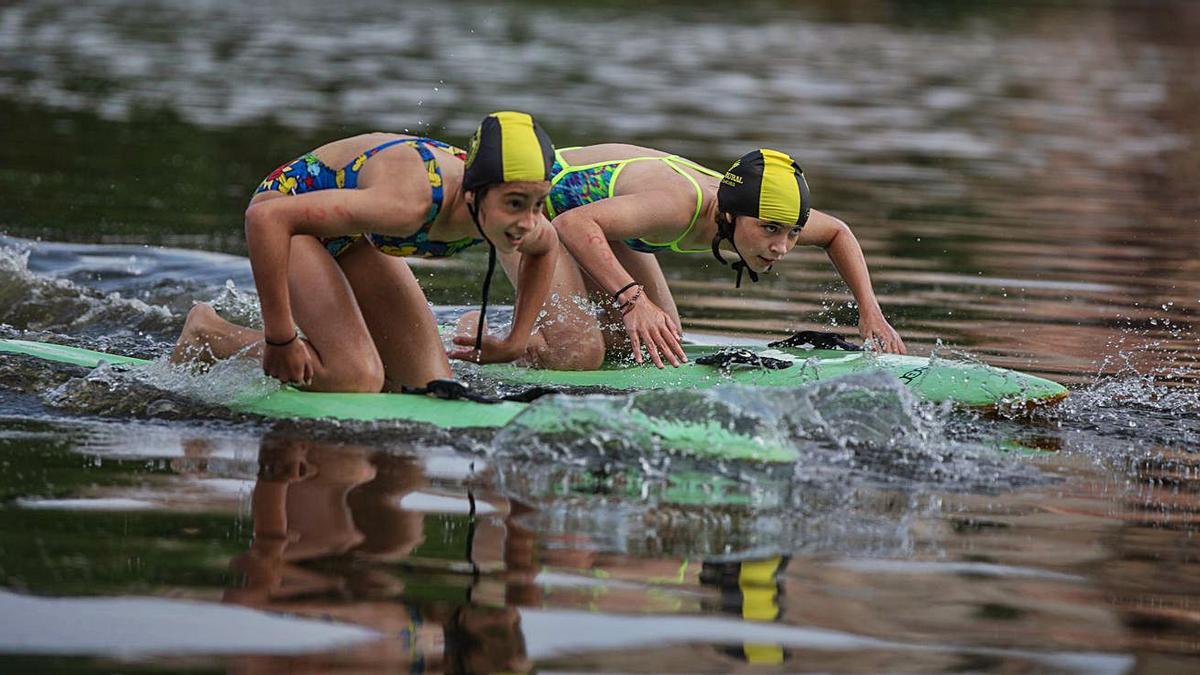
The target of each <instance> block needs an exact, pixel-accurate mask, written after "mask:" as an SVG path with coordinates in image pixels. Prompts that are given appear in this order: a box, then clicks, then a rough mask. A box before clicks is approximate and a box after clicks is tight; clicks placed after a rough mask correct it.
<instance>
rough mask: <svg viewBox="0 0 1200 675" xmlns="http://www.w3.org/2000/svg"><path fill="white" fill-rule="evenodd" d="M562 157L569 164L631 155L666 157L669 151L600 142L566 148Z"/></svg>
mask: <svg viewBox="0 0 1200 675" xmlns="http://www.w3.org/2000/svg"><path fill="white" fill-rule="evenodd" d="M562 154H563V157H564V158H565V159H566V160H567V161H568V162H569V163H571V164H595V163H597V162H617V161H620V160H623V159H631V158H633V157H667V156H669V155H670V154H671V153H669V152H663V151H662V150H655V149H654V148H646V147H642V146H640V145H630V144H628V143H600V144H597V145H584V146H581V147H578V148H572V149H570V150H566V151H564V152H563V153H562Z"/></svg>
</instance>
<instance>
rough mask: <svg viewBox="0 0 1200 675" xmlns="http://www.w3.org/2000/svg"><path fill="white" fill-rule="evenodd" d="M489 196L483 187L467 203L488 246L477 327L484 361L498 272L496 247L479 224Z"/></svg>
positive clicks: (480, 356) (478, 345)
mask: <svg viewBox="0 0 1200 675" xmlns="http://www.w3.org/2000/svg"><path fill="white" fill-rule="evenodd" d="M486 194H487V187H486V186H485V187H481V188H478V189H476V190H475V200H474V203H470V202H468V203H467V213H470V214H471V220H472V221H473V222H474V223H475V229H477V230H479V236H481V237H483V240H484V241H486V242H487V244H488V266H487V273H486V274H484V275H483V299H482V300H480V302H479V323H478V325H477V326H476V327H475V349H476V350H478V351H479V358H480V360H481V361H482V360H483V320H484V317H486V316H487V306H488V294H489V293H490V292H491V290H492V274H494V273H495V272H496V245H495V244H493V243H492V240H491V239H488V236H487V235H486V234H484V233H483V226H482V225H480V224H479V204H480V202H482V201H483V197H484V195H486Z"/></svg>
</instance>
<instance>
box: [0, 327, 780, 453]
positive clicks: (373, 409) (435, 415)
mask: <svg viewBox="0 0 1200 675" xmlns="http://www.w3.org/2000/svg"><path fill="white" fill-rule="evenodd" d="M0 353H9V354H20V355H23V356H31V357H35V358H38V359H42V360H45V361H53V362H56V363H67V364H72V365H77V366H83V367H87V368H95V367H97V366H99V365H100V364H101V363H109V364H114V365H124V366H131V367H135V368H136V367H140V366H145V365H147V364H149V363H150V362H149V361H146V360H144V359H138V358H133V357H128V356H120V355H117V354H107V353H105V352H98V351H92V350H89V349H82V348H78V347H68V346H64V345H56V344H50V343H45V342H29V341H25V340H7V339H0ZM543 401H545V403H543V402H541V401H539V402H535V403H533V404H528V403H515V402H507V401H506V402H500V403H493V404H484V403H475V402H471V401H462V400H454V401H447V400H442V399H437V398H431V397H427V396H416V395H412V394H336V393H323V392H306V391H300V390H297V389H293V388H290V387H286V388H282V389H278V390H274V391H271V392H268V393H266V394H263V393H247V394H244V395H242V396H241V397H234V398H233V399H232V400H230V401H228V402H226V403H225V405H226V406H227V407H228V408H230V409H231V410H234V411H236V412H242V413H250V414H254V415H261V416H264V417H272V418H282V419H296V418H307V419H325V418H329V419H338V420H361V421H382V420H400V421H406V422H416V423H422V424H428V425H433V426H436V427H440V428H443V429H470V428H483V429H486V428H499V427H503V426H505V425H507V424H509V423H510V422H512V421H514V420H515V419H516V418H517V417H518V416H520V417H521V419H520V420H518V424H519V425H521V426H523V427H525V428H528V429H533V430H535V431H538V432H544V433H546V434H555V433H579V432H580V431H581V430H582V431H583V432H585V433H587V432H592V433H597V434H599V433H604V432H606V431H619V433H620V435H621V436H622V437H623V438H625V439H628V440H630V441H632V442H633V443H636V444H637V445H638V447H642V448H645V449H647V450H649V449H652V448H655V447H660V448H669V449H675V450H682V451H684V452H686V453H687V454H690V455H693V456H699V457H711V458H718V459H740V460H752V461H762V462H791V461H794V460H795V459H796V457H797V454H796V451H795V450H794V449H793V448H790V447H787V446H784V445H781V444H778V443H773V442H770V441H765V440H764V439H760V438H755V437H751V436H747V435H743V434H739V433H737V432H734V431H730V430H729V429H726V428H723V427H721V426H720V425H718V424H716V423H712V422H672V421H664V420H659V419H653V418H651V417H649V416H647V415H645V414H643V413H641V412H640V411H637V410H632V409H631V410H627V411H625V414H623V415H622V416H621V417H620V419H607V417H608V416H607V415H603V414H600V413H598V412H596V411H592V410H589V409H587V408H582V407H581V408H579V409H564V408H561V407H556V406H555V405H554V402H553V401H550V400H548V399H543ZM602 418H603V419H602Z"/></svg>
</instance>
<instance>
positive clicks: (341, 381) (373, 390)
mask: <svg viewBox="0 0 1200 675" xmlns="http://www.w3.org/2000/svg"><path fill="white" fill-rule="evenodd" d="M324 370H325V373H326V376H325V377H317V378H315V379H314V380H313V384H312V386H311V387H309V390H310V391H325V392H343V393H355V394H377V393H379V392H380V391H383V361H382V360H381V359H380V358H379V354H377V353H374V352H372V353H370V354H362V355H356V356H353V357H351V356H345V357H342V358H340V359H337V362H336V363H328V362H327V363H326V364H325V368H324Z"/></svg>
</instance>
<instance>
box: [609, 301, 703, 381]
mask: <svg viewBox="0 0 1200 675" xmlns="http://www.w3.org/2000/svg"><path fill="white" fill-rule="evenodd" d="M621 320H622V321H623V322H624V323H625V332H626V333H627V334H628V335H629V342H630V343H631V344H632V346H633V360H634V361H636V362H637V363H639V364H641V363H642V347H645V348H646V351H647V352H649V353H650V360H651V361H652V362H653V363H654V365H655V366H657V367H659V368H662V367H664V366H663V359H664V358H666V360H667V362H668V363H670V364H671V365H672V366H674V367H676V368H678V367H679V364H680V363H686V362H687V355H686V354H684V352H683V345H681V344H680V340H682V339H683V335H681V334H680V332H679V329H678V328H677V327H676V326H675V322H674V321H673V320H672V319H671V316H670V315H669V314H667V313H666V312H664V311H663V310H662V309H661V308H660V307H659V306H658V305H656V304H654V303H653V302H652V301H651V300H650V298H647V297H644V296H642V297H639V298H637V299H636V300H634V301H633V304H632V305H631V306H630V307H629V309H628V311H626V312H625V314H624V316H622V317H621Z"/></svg>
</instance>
